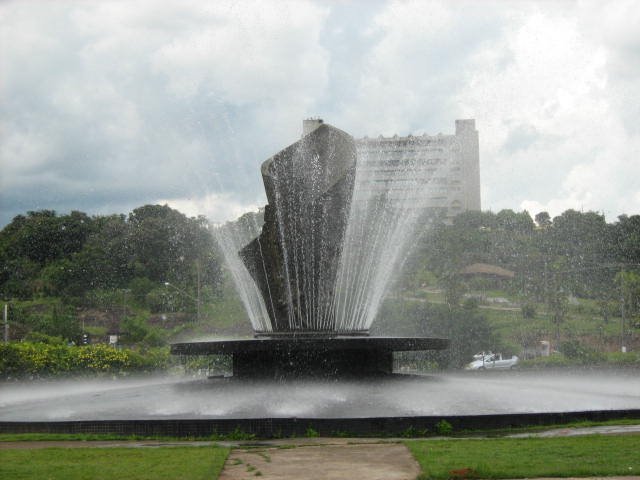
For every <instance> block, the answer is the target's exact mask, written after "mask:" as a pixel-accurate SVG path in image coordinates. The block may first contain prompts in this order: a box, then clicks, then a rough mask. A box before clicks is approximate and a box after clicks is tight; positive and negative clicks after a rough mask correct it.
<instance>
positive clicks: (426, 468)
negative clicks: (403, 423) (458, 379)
mask: <svg viewBox="0 0 640 480" xmlns="http://www.w3.org/2000/svg"><path fill="white" fill-rule="evenodd" d="M405 443H406V445H407V446H408V447H409V449H410V450H411V452H412V453H413V455H414V457H415V458H416V460H417V461H418V463H419V464H420V466H421V468H422V475H421V476H420V477H419V478H421V479H431V478H433V479H448V478H532V477H570V476H576V477H585V476H609V475H638V474H640V455H639V454H638V452H640V435H607V436H604V435H590V436H584V437H561V438H522V439H493V438H492V439H483V440H411V441H407V442H405Z"/></svg>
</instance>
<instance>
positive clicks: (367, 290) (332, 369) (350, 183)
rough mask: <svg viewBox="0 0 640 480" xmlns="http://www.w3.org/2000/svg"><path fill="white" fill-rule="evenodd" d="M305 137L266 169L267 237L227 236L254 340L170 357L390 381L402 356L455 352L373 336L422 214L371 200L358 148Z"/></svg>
mask: <svg viewBox="0 0 640 480" xmlns="http://www.w3.org/2000/svg"><path fill="white" fill-rule="evenodd" d="M307 122H308V121H307ZM311 123H313V121H312V122H311ZM305 127H306V130H307V132H306V134H305V135H304V136H303V137H302V138H301V139H300V140H299V141H297V142H295V143H294V144H292V145H290V146H288V147H287V148H285V149H284V150H282V151H280V152H278V153H277V154H276V155H274V156H273V157H271V158H269V159H268V160H266V161H265V162H264V163H263V164H262V178H263V182H264V186H265V190H266V194H267V200H268V204H267V205H266V207H265V211H264V225H263V226H262V231H261V232H260V234H259V235H258V236H257V237H256V238H253V239H251V240H250V241H249V242H248V243H246V244H245V245H242V246H241V248H238V243H239V239H242V240H241V241H246V240H247V239H246V236H247V235H246V234H245V235H239V234H238V232H235V241H231V240H229V234H230V232H226V233H224V234H219V240H220V244H221V246H222V249H223V251H224V252H225V256H226V257H227V260H228V264H229V266H230V268H231V270H232V273H233V277H234V280H235V282H236V286H237V287H238V289H239V291H240V293H241V298H242V299H243V302H244V304H245V306H246V308H247V311H248V312H249V315H250V317H251V319H252V324H253V327H254V331H255V338H253V339H241V340H219V341H211V342H188V343H177V344H174V345H172V349H171V351H172V353H174V354H186V355H196V354H200V355H202V354H205V355H206V354H230V355H232V357H233V373H234V376H273V377H281V376H285V375H312V376H334V375H361V374H374V373H375V374H378V373H392V369H393V352H394V351H409V350H434V349H444V348H446V347H447V346H448V340H447V339H442V338H403V337H373V336H369V326H370V324H371V322H372V321H373V318H374V317H375V312H376V311H377V306H378V305H379V304H380V301H381V299H382V297H383V295H384V293H385V288H384V287H386V286H388V283H389V278H390V272H389V269H390V268H391V269H392V268H394V267H395V266H397V263H398V260H399V258H400V257H401V253H402V249H403V247H405V246H406V243H407V240H408V238H409V235H407V233H410V231H411V228H410V227H411V226H412V225H414V224H415V221H416V218H417V217H416V215H417V214H418V213H419V209H417V208H412V209H410V210H408V209H405V210H404V211H403V210H402V208H401V206H400V204H398V205H396V204H394V206H393V208H389V206H388V203H387V204H385V198H384V197H385V194H382V195H378V196H377V197H374V198H372V199H366V200H367V201H365V199H364V198H362V195H360V194H359V192H360V189H359V188H358V186H361V185H363V184H364V183H366V178H362V175H361V176H360V177H358V170H357V168H356V166H357V153H356V145H355V142H354V140H353V138H352V137H351V136H350V135H348V134H347V133H345V132H343V131H342V130H339V129H337V128H335V127H333V126H331V125H328V124H325V123H322V122H321V121H316V122H315V124H312V125H309V123H306V124H305ZM354 187H355V188H354ZM396 203H397V202H396ZM380 205H387V208H383V209H381V208H380ZM390 216H393V217H394V219H395V221H392V220H391V218H388V217H390ZM380 227H384V228H380ZM399 232H401V233H403V234H404V235H398V233H399ZM231 233H233V232H231ZM389 247H391V248H389Z"/></svg>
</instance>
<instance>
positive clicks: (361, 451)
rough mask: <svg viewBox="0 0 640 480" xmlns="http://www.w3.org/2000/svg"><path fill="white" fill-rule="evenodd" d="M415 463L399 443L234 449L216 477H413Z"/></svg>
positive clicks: (305, 479) (399, 479) (297, 479)
mask: <svg viewBox="0 0 640 480" xmlns="http://www.w3.org/2000/svg"><path fill="white" fill-rule="evenodd" d="M419 473H420V467H419V465H418V463H417V462H416V461H415V460H414V459H413V457H412V456H411V453H410V452H409V450H408V449H407V447H405V446H404V445H402V444H399V443H396V444H391V443H377V444H376V443H366V444H359V445H358V444H356V445H354V444H344V445H316V446H302V447H294V448H251V449H242V448H239V449H235V450H233V451H232V452H231V455H229V458H228V459H227V462H226V463H225V467H224V470H223V471H222V474H221V475H220V479H219V480H245V479H251V478H254V477H256V476H257V477H260V478H264V479H265V480H267V479H268V480H272V479H273V480H276V479H277V480H343V479H360V478H362V479H367V480H414V479H415V478H416V477H417V475H418V474H419Z"/></svg>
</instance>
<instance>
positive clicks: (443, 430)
mask: <svg viewBox="0 0 640 480" xmlns="http://www.w3.org/2000/svg"><path fill="white" fill-rule="evenodd" d="M436 432H437V433H438V434H439V435H448V434H450V433H451V432H453V426H452V425H451V424H450V423H449V422H447V421H446V420H440V421H439V422H438V423H436Z"/></svg>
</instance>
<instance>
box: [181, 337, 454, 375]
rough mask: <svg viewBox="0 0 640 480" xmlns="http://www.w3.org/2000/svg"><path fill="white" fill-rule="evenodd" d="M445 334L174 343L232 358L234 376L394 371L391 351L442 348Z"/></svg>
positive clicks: (186, 349) (186, 352)
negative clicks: (431, 336) (439, 335)
mask: <svg viewBox="0 0 640 480" xmlns="http://www.w3.org/2000/svg"><path fill="white" fill-rule="evenodd" d="M448 346H449V340H448V339H445V338H427V337H422V338H415V337H369V336H365V335H360V336H359V335H330V334H324V335H323V334H317V333H303V334H300V335H293V334H288V335H278V334H275V335H274V336H273V337H257V338H252V339H237V340H216V341H209V342H186V343H175V344H173V345H171V353H172V354H174V355H216V354H217V355H219V354H226V355H231V356H232V357H233V374H234V376H263V377H280V376H290V375H295V376H343V375H363V374H381V373H382V374H390V373H392V370H393V352H404V351H427V350H442V349H445V348H447V347H448Z"/></svg>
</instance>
